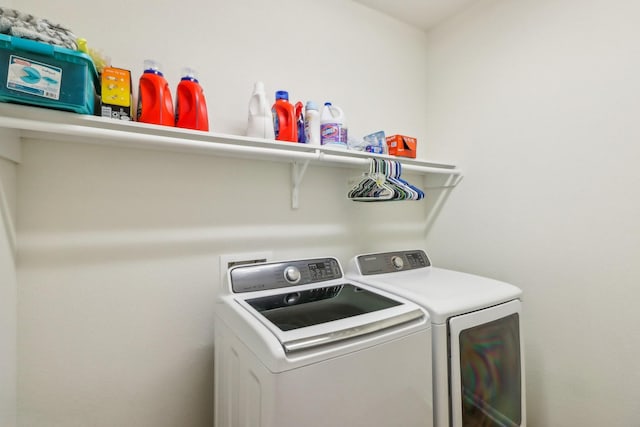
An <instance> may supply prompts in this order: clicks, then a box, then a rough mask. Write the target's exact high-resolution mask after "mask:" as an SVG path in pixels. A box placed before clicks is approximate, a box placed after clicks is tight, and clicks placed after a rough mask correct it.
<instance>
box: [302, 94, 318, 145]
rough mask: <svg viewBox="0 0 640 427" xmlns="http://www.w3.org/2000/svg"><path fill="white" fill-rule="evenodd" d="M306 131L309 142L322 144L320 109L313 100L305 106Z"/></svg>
mask: <svg viewBox="0 0 640 427" xmlns="http://www.w3.org/2000/svg"><path fill="white" fill-rule="evenodd" d="M304 133H305V139H306V140H307V144H311V145H320V110H319V109H318V105H317V104H316V103H315V102H313V101H307V105H306V106H305V114H304Z"/></svg>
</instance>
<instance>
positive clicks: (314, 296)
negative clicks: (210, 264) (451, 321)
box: [214, 257, 433, 427]
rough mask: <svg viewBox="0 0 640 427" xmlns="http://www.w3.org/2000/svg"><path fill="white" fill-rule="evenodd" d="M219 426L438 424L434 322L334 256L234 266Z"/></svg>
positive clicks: (218, 313)
mask: <svg viewBox="0 0 640 427" xmlns="http://www.w3.org/2000/svg"><path fill="white" fill-rule="evenodd" d="M214 327H215V351H214V353H215V355H214V357H215V362H214V366H215V369H214V375H215V391H214V396H215V397H214V400H215V402H214V410H215V414H214V419H215V426H217V427H301V426H304V427H328V426H332V427H333V426H349V427H357V426H361V427H392V426H402V427H424V426H427V427H432V426H433V406H432V405H433V396H432V389H431V387H425V384H430V383H431V381H432V372H431V354H432V352H431V342H432V336H431V321H430V319H429V314H428V313H427V311H426V310H424V309H423V308H421V307H420V306H419V305H417V304H415V303H413V302H411V301H408V300H406V299H404V298H402V297H400V296H397V295H394V294H392V293H390V292H387V291H384V290H380V289H375V288H373V287H371V286H368V285H364V284H359V283H355V282H351V281H349V280H345V278H344V273H343V270H342V268H341V266H340V263H339V262H338V260H337V259H335V258H332V257H328V258H314V259H305V260H292V261H283V262H273V263H264V264H252V265H241V266H236V267H233V268H232V269H230V270H229V272H228V274H227V283H226V285H225V290H224V292H223V294H222V295H221V297H220V298H219V301H217V303H216V304H215V326H214Z"/></svg>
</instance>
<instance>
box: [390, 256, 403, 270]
mask: <svg viewBox="0 0 640 427" xmlns="http://www.w3.org/2000/svg"><path fill="white" fill-rule="evenodd" d="M391 264H393V266H394V267H395V268H396V270H402V267H404V261H403V260H402V258H401V257H399V256H394V257H392V258H391Z"/></svg>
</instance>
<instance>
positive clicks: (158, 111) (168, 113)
mask: <svg viewBox="0 0 640 427" xmlns="http://www.w3.org/2000/svg"><path fill="white" fill-rule="evenodd" d="M137 120H138V121H139V122H143V123H153V124H156V125H165V126H174V125H175V117H174V115H173V100H172V98H171V91H170V90H169V84H168V83H167V80H166V79H165V78H164V75H163V74H162V72H161V71H160V64H158V63H157V62H155V61H152V60H149V59H147V60H145V61H144V73H142V76H141V77H140V86H139V87H138V112H137Z"/></svg>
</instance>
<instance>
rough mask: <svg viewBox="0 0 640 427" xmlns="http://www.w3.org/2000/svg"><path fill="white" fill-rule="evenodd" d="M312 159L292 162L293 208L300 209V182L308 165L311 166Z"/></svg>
mask: <svg viewBox="0 0 640 427" xmlns="http://www.w3.org/2000/svg"><path fill="white" fill-rule="evenodd" d="M309 162H310V160H305V161H304V163H302V164H301V163H300V162H298V161H294V162H293V163H292V164H291V209H298V207H299V206H300V199H299V198H300V184H301V183H302V178H304V174H305V173H306V172H307V166H309Z"/></svg>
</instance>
